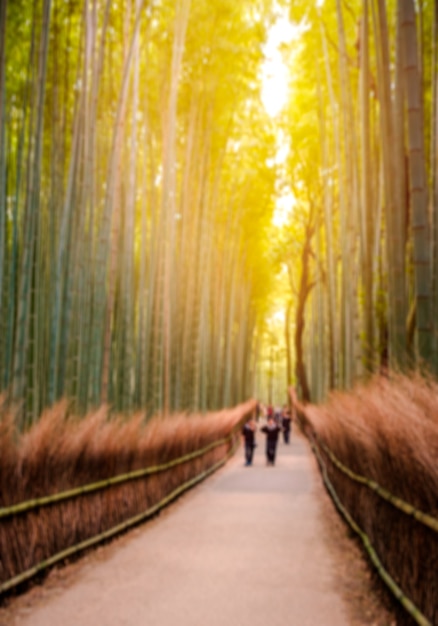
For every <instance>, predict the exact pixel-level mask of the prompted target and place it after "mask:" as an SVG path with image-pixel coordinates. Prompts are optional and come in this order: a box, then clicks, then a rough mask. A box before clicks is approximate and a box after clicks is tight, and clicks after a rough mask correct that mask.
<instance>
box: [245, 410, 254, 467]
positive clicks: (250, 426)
mask: <svg viewBox="0 0 438 626" xmlns="http://www.w3.org/2000/svg"><path fill="white" fill-rule="evenodd" d="M256 430H257V425H256V422H255V420H254V418H253V417H251V418H250V419H249V420H248V421H247V422H246V424H245V425H244V427H243V428H242V435H243V437H244V439H245V465H252V457H253V455H254V448H255V447H256V442H255V434H256Z"/></svg>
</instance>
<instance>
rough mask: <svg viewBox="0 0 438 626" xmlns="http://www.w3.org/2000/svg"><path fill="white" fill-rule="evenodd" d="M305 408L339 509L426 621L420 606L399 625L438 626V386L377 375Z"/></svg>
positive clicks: (305, 425)
mask: <svg viewBox="0 0 438 626" xmlns="http://www.w3.org/2000/svg"><path fill="white" fill-rule="evenodd" d="M298 410H299V413H300V416H301V419H302V423H303V428H304V431H305V433H306V434H307V435H308V437H309V438H310V439H311V441H312V440H313V441H314V443H315V444H316V449H317V452H318V456H320V461H321V467H322V469H323V474H325V477H326V478H328V481H329V483H330V484H331V485H332V486H333V488H334V491H335V492H336V494H337V496H338V498H339V504H340V506H341V507H343V508H344V510H345V511H346V512H347V515H349V516H350V519H351V520H352V521H353V524H356V525H357V527H358V528H359V529H360V530H361V532H362V535H363V536H362V538H363V537H367V540H366V541H368V540H369V542H370V544H371V546H372V549H373V550H375V554H376V555H377V556H378V558H379V559H380V562H381V564H382V567H383V568H384V570H385V571H386V572H387V573H388V574H389V576H390V577H391V578H392V579H393V581H394V582H395V583H396V585H397V586H398V588H399V589H400V590H401V591H402V595H401V596H400V597H399V598H398V599H399V600H400V601H401V602H402V604H405V605H406V603H407V602H408V600H407V599H410V600H411V601H412V603H413V605H415V606H416V607H417V608H418V609H419V611H420V612H421V613H422V614H423V615H424V616H425V618H426V620H425V621H422V619H423V618H421V616H419V613H417V614H416V615H415V613H416V612H415V609H414V610H413V612H414V615H413V616H412V615H409V614H408V613H405V614H404V615H405V617H402V616H401V617H400V618H399V622H400V624H412V623H415V622H416V623H425V624H426V623H429V624H438V532H437V528H438V384H437V383H436V382H434V381H433V380H430V379H427V378H424V377H420V376H419V375H416V374H413V375H412V376H410V377H407V376H399V375H397V376H392V377H391V379H387V378H376V379H374V380H373V381H372V382H371V383H370V384H368V385H366V386H358V387H356V388H355V389H354V390H353V391H352V392H350V393H338V392H336V393H332V394H331V396H330V398H329V400H328V401H327V403H325V404H324V405H321V406H313V405H305V406H303V405H300V404H299V403H298ZM329 451H331V452H332V453H333V454H334V457H336V459H337V460H339V461H340V463H341V464H342V465H340V464H339V463H336V459H334V457H333V456H332V455H331V454H330V452H329ZM334 461H335V462H334ZM342 466H344V467H342ZM346 468H348V470H349V472H348V470H347V472H346ZM348 473H350V475H348ZM352 474H355V475H356V479H354V477H353V476H352ZM360 477H365V478H366V480H365V481H362V482H360ZM358 478H359V480H358ZM379 487H380V488H381V489H379ZM332 495H333V494H332ZM385 495H386V497H382V496H385ZM335 497H336V496H335ZM401 501H402V502H401ZM403 502H404V503H408V504H409V505H411V506H410V507H409V506H405V505H404V504H403ZM416 511H421V512H422V513H424V514H425V517H426V519H425V520H421V517H422V516H421V514H417V513H416ZM416 516H417V517H418V518H420V519H416ZM424 521H425V522H429V525H427V523H424ZM434 526H435V528H433V527H434ZM355 530H356V529H355ZM387 584H388V583H387ZM392 591H393V592H394V589H392ZM394 593H395V595H400V594H398V592H394ZM405 608H408V607H407V606H405Z"/></svg>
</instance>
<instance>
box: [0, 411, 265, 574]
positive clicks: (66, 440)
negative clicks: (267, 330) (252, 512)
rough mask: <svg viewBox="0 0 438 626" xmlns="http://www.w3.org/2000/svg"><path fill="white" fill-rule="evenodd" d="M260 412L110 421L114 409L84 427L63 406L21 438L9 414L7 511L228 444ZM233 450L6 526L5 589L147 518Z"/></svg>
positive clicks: (2, 494)
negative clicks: (73, 549)
mask: <svg viewBox="0 0 438 626" xmlns="http://www.w3.org/2000/svg"><path fill="white" fill-rule="evenodd" d="M0 402H1V399H0ZM254 406H255V403H254V402H252V401H249V402H247V403H244V404H242V405H239V406H238V407H236V408H234V409H230V410H224V411H219V412H216V413H210V414H208V415H204V416H200V415H193V416H187V415H183V414H181V415H173V416H171V417H169V418H163V417H155V418H153V419H152V420H150V421H148V422H146V420H145V415H144V414H141V413H138V414H136V415H134V416H133V417H132V418H130V419H126V418H124V417H123V416H116V417H114V418H111V419H110V418H109V417H108V410H107V407H101V408H100V409H98V410H97V411H95V412H94V413H90V414H89V415H87V416H86V417H85V418H83V419H78V418H75V417H69V416H68V415H67V409H68V406H67V403H66V402H65V401H63V402H60V403H58V404H57V405H56V406H54V407H52V408H51V409H48V410H47V411H45V413H44V414H43V415H42V416H41V419H40V420H39V422H37V423H36V424H35V425H34V426H32V428H31V429H30V430H29V431H28V432H27V433H25V434H24V435H22V436H20V435H19V434H18V433H17V432H16V430H15V428H14V419H13V415H11V414H5V415H4V417H3V419H2V421H0V487H1V491H0V506H1V507H7V506H10V505H13V504H15V503H19V502H23V501H26V500H30V499H33V498H38V497H42V496H47V495H50V494H55V493H59V492H62V491H65V490H68V489H71V488H74V487H78V486H83V485H86V484H90V483H94V482H97V481H99V480H102V479H107V478H112V477H114V476H117V475H121V474H126V473H128V472H131V471H133V470H137V469H142V468H145V467H151V466H155V465H157V464H163V463H168V462H169V461H171V460H174V459H177V458H180V457H182V456H184V455H186V454H189V453H191V452H195V451H197V450H200V449H202V448H204V447H205V446H207V445H209V444H211V443H213V442H215V441H218V440H220V439H222V438H224V437H228V436H229V435H230V434H231V433H232V432H233V429H235V428H237V427H238V426H239V424H240V423H241V422H242V420H244V419H245V418H246V417H247V415H248V414H249V413H251V412H252V411H253V410H254ZM235 436H238V435H237V434H236V435H235ZM231 445H232V444H231V441H230V440H229V439H228V440H227V441H226V442H225V443H223V444H221V445H220V446H218V447H215V448H212V449H211V450H209V451H207V452H206V453H205V454H203V455H202V456H200V457H197V458H195V459H191V460H190V461H187V462H184V463H183V464H181V465H177V466H175V467H172V468H170V469H167V470H165V471H162V472H160V473H158V474H153V475H149V476H145V477H142V478H139V479H136V480H133V481H130V482H126V483H122V484H119V485H114V486H111V487H109V488H106V489H104V490H102V491H98V492H94V493H89V494H83V495H81V496H80V497H75V498H73V499H70V500H67V501H63V502H59V503H56V504H51V505H49V506H44V507H40V508H38V509H34V510H31V511H28V512H24V513H21V514H19V515H15V516H13V517H7V518H4V519H1V520H0V555H1V559H0V582H4V581H6V580H9V579H11V578H12V577H14V576H16V575H17V574H19V573H21V572H23V571H26V570H28V569H30V568H31V567H33V566H34V565H35V564H37V563H39V562H41V561H42V560H44V559H47V558H48V557H50V556H52V555H53V554H56V553H58V552H60V551H61V550H64V549H65V548H67V547H70V546H72V545H76V544H77V543H79V542H81V541H83V540H85V539H87V538H89V537H92V536H94V535H98V534H99V533H102V532H104V531H106V530H108V529H110V528H112V527H114V526H116V525H118V524H120V523H122V522H124V521H126V520H127V519H130V518H132V517H134V516H135V515H138V514H139V513H142V512H143V511H145V510H147V509H148V508H150V507H151V506H153V505H154V504H156V503H157V502H159V501H161V500H162V499H163V498H164V497H165V496H166V495H168V494H169V493H171V492H172V491H173V490H174V489H176V488H177V487H179V486H180V485H181V484H183V483H185V482H186V481H188V480H190V479H192V478H194V477H195V476H198V475H199V474H201V472H203V471H205V470H206V469H209V468H210V467H212V466H213V465H214V464H215V463H217V462H218V461H219V460H221V459H224V458H225V456H226V454H227V453H228V451H229V450H230V447H231Z"/></svg>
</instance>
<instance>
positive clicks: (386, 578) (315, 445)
mask: <svg viewBox="0 0 438 626" xmlns="http://www.w3.org/2000/svg"><path fill="white" fill-rule="evenodd" d="M291 400H292V402H293V403H294V404H295V400H296V398H295V397H294V396H293V395H292V394H291ZM297 420H298V422H299V424H300V427H301V430H302V431H303V433H306V428H305V424H304V422H303V420H302V418H301V416H300V415H299V413H298V412H297ZM312 430H313V429H312ZM306 435H307V438H308V439H309V443H310V445H311V447H312V450H313V451H314V453H315V456H316V458H317V460H318V463H319V466H320V468H321V474H322V478H323V481H324V484H325V485H326V488H327V490H328V492H329V494H330V496H331V498H332V500H333V502H334V504H335V506H336V508H337V509H338V510H339V512H340V513H341V515H342V516H343V518H344V519H345V521H346V522H347V524H348V525H349V526H350V528H351V529H352V530H353V531H354V532H355V533H356V534H357V535H358V536H359V538H360V539H361V541H362V543H363V546H364V548H365V551H366V553H367V554H368V556H369V558H370V560H371V562H372V564H373V565H374V567H375V569H376V571H377V573H378V574H379V576H380V577H381V579H382V580H383V582H384V583H385V584H386V586H387V587H388V589H389V590H390V591H391V593H392V594H393V595H394V597H395V598H396V599H397V600H398V601H399V602H400V604H401V605H402V606H403V607H404V609H405V610H406V611H407V612H408V613H409V615H410V616H411V617H412V618H413V620H414V621H415V622H416V623H417V624H419V626H433V625H432V623H431V622H430V621H429V620H428V619H427V617H426V616H425V615H424V614H423V613H422V612H421V611H420V609H419V608H418V607H417V606H415V604H414V603H413V602H412V600H411V599H410V598H408V597H407V596H406V595H405V594H404V592H403V590H402V589H401V588H400V587H399V586H398V585H397V583H396V582H395V580H394V579H393V578H392V576H391V575H390V574H389V572H388V571H387V570H386V569H385V567H384V566H383V563H382V562H381V560H380V558H379V556H378V554H377V552H376V551H375V549H374V547H373V545H372V544H371V541H370V538H369V537H368V535H367V534H366V533H365V532H364V531H363V530H362V529H361V528H360V527H359V525H358V524H357V523H356V522H355V521H354V519H353V518H352V517H351V515H350V513H349V512H348V511H347V509H346V508H345V507H344V505H343V504H342V502H341V501H340V499H339V496H338V494H337V493H336V490H335V488H334V487H333V484H332V483H331V481H330V479H329V477H328V474H327V467H326V465H325V463H324V461H323V458H322V456H321V452H320V448H322V449H323V450H324V452H325V453H326V454H327V455H328V457H329V458H330V460H331V461H332V463H333V464H334V465H335V466H336V467H337V468H338V469H339V470H340V471H341V472H343V473H344V474H345V475H346V476H348V477H349V478H350V479H351V480H353V481H355V482H358V483H360V484H363V485H366V486H367V487H369V488H370V489H372V490H373V491H374V492H375V493H377V494H378V495H379V496H380V497H381V498H382V499H384V500H386V501H387V502H389V503H391V504H392V505H393V506H394V507H395V508H397V509H398V510H400V511H402V512H403V513H405V514H407V515H410V516H412V517H413V518H415V519H416V520H417V521H419V522H420V523H423V524H424V525H426V526H427V527H428V528H431V529H432V530H435V531H436V530H437V529H438V520H436V519H435V518H434V517H432V516H430V515H427V514H426V513H423V512H421V511H418V510H417V509H415V507H413V506H412V505H411V504H409V503H408V502H405V501H404V500H402V499H401V498H398V497H397V496H394V495H393V494H391V493H390V492H389V491H388V490H386V489H384V488H383V487H381V486H380V485H379V484H378V483H376V482H375V481H373V480H371V479H369V478H366V477H365V476H361V475H360V474H356V473H355V472H353V471H352V470H351V469H350V468H348V467H347V466H346V465H344V464H343V463H342V462H341V461H340V460H339V459H338V458H337V457H336V455H335V454H334V453H333V452H332V451H331V450H330V448H329V447H328V446H327V445H326V444H324V443H323V442H322V441H320V439H319V437H318V436H317V435H316V433H315V432H312V433H309V432H307V433H306Z"/></svg>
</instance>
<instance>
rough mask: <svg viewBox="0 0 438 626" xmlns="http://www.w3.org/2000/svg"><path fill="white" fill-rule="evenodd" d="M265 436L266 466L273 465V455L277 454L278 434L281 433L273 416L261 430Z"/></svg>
mask: <svg viewBox="0 0 438 626" xmlns="http://www.w3.org/2000/svg"><path fill="white" fill-rule="evenodd" d="M261 431H262V433H265V435H266V464H267V465H275V454H276V452H277V442H278V434H279V433H280V431H281V428H280V426H279V425H278V424H277V423H276V421H275V419H274V416H273V415H272V416H270V417H268V423H267V424H266V426H263V427H262V429H261Z"/></svg>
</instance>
